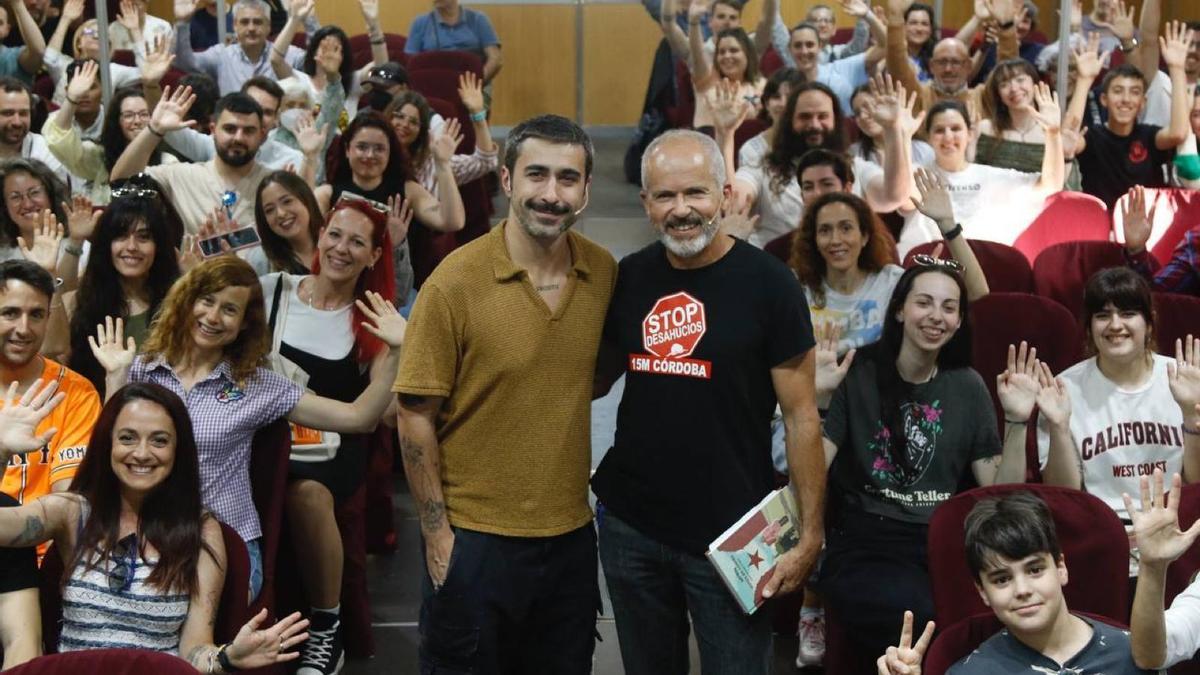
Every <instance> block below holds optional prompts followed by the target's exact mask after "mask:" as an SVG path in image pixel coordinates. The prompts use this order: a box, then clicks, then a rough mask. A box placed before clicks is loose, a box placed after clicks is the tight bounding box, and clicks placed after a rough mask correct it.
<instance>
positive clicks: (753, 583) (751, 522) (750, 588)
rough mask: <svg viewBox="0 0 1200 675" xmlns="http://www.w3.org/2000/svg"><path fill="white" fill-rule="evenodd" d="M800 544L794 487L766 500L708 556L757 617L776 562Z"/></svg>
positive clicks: (714, 545) (721, 538) (720, 539)
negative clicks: (763, 593)
mask: <svg viewBox="0 0 1200 675" xmlns="http://www.w3.org/2000/svg"><path fill="white" fill-rule="evenodd" d="M799 543H800V517H799V511H798V510H797V509H796V498H795V497H794V496H793V495H792V489H791V487H790V486H785V487H781V488H779V489H778V490H775V491H774V492H772V493H770V494H768V495H767V496H766V497H764V498H763V500H762V501H761V502H759V503H758V506H755V507H754V508H753V509H750V511H749V512H748V513H747V514H746V515H744V516H742V518H741V520H739V521H737V522H736V523H734V524H733V526H732V527H730V528H729V529H728V530H725V532H724V533H723V534H721V536H719V537H717V538H716V539H715V540H714V541H713V542H712V543H711V544H709V545H708V551H707V552H706V553H705V555H707V556H708V559H709V560H710V561H712V564H713V566H715V567H716V568H717V573H718V574H719V575H720V576H721V579H723V580H724V581H725V585H726V586H728V587H729V590H730V591H731V592H732V593H733V597H734V598H736V599H737V601H738V604H739V605H741V607H742V611H744V612H746V613H747V614H753V613H754V611H755V610H756V609H758V607H759V605H761V604H762V603H763V600H764V598H763V595H762V592H763V589H764V588H766V586H767V582H768V581H770V579H771V577H772V576H773V575H774V574H775V562H776V561H777V560H779V557H780V556H782V555H783V554H784V553H787V552H788V551H790V550H792V549H793V548H795V547H796V545H797V544H799Z"/></svg>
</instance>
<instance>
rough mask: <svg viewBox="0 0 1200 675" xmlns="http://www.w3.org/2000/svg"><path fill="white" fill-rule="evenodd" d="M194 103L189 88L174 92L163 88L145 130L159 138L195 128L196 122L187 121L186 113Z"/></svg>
mask: <svg viewBox="0 0 1200 675" xmlns="http://www.w3.org/2000/svg"><path fill="white" fill-rule="evenodd" d="M195 102H196V95H195V94H193V93H192V88H191V87H182V88H179V89H175V90H172V89H171V87H169V86H168V87H164V88H163V95H162V98H161V99H159V101H158V105H156V106H154V112H153V113H151V114H150V121H149V122H148V123H147V124H146V128H147V129H149V130H150V133H152V134H156V135H159V136H161V135H163V134H166V133H170V132H172V131H176V130H178V129H184V128H187V127H194V126H196V120H189V119H187V114H188V111H189V110H191V109H192V104H194V103H195Z"/></svg>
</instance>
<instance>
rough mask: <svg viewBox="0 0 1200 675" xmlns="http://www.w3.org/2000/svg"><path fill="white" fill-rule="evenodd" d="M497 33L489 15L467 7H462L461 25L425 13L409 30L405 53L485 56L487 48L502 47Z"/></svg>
mask: <svg viewBox="0 0 1200 675" xmlns="http://www.w3.org/2000/svg"><path fill="white" fill-rule="evenodd" d="M499 44H500V40H499V38H497V37H496V31H495V30H494V29H493V28H492V22H491V21H489V20H488V18H487V15H486V14H484V13H482V12H477V11H475V10H473V9H467V8H466V7H460V8H459V17H458V23H456V24H448V23H446V22H444V21H442V19H441V17H439V16H438V14H437V12H430V13H428V14H421V15H420V16H418V17H417V18H415V19H413V22H412V26H411V27H410V28H409V29H408V41H407V42H405V43H404V53H405V54H420V53H421V52H433V51H450V50H460V51H464V52H474V53H476V54H479V55H480V56H481V57H482V55H483V48H484V47H491V46H495V45H499Z"/></svg>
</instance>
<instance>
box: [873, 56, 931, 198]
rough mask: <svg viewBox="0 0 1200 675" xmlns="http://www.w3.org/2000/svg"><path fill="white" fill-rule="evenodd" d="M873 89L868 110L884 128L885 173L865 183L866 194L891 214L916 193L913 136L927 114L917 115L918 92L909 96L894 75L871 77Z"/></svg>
mask: <svg viewBox="0 0 1200 675" xmlns="http://www.w3.org/2000/svg"><path fill="white" fill-rule="evenodd" d="M871 92H872V94H873V96H872V104H871V105H870V107H869V108H868V111H869V112H870V114H871V116H872V117H874V118H875V121H876V123H878V124H879V125H880V126H882V127H883V175H882V176H879V177H876V178H875V179H873V180H869V181H868V182H867V183H866V184H864V185H863V194H864V195H865V196H866V198H867V201H868V202H869V203H870V204H871V208H872V209H874V210H875V211H876V212H878V213H888V212H890V211H894V210H896V209H898V208H900V207H902V206H904V205H905V204H907V203H908V200H909V198H910V196H911V195H912V192H913V182H912V171H913V167H912V137H913V134H915V133H916V132H917V129H919V128H921V122H922V121H923V120H924V119H925V113H924V112H922V113H920V114H919V115H916V116H914V115H913V109H914V108H915V106H916V103H917V95H916V92H913V93H912V94H911V95H909V92H908V91H906V90H905V88H904V85H903V84H900V83H899V82H896V81H895V80H893V79H892V77H891V76H887V77H879V76H877V77H876V78H875V79H873V80H871Z"/></svg>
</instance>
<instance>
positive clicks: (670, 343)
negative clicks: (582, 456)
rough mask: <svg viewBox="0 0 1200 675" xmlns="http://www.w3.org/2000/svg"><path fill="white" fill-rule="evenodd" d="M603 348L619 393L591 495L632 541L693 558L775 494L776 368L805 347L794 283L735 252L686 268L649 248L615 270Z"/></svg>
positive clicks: (804, 307) (807, 334)
mask: <svg viewBox="0 0 1200 675" xmlns="http://www.w3.org/2000/svg"><path fill="white" fill-rule="evenodd" d="M604 342H605V345H604V349H606V350H609V351H610V352H615V353H617V354H619V355H620V356H621V358H622V359H623V360H624V362H625V368H626V376H625V393H624V395H623V396H622V398H621V404H620V408H619V409H618V412H617V432H616V440H615V444H614V446H613V447H612V448H611V449H610V450H609V451H608V454H607V455H606V456H605V458H604V461H603V462H601V464H600V467H599V468H598V469H597V470H596V475H595V477H593V479H592V490H593V491H594V492H595V493H596V496H597V497H598V498H599V499H600V501H601V502H602V503H603V504H604V505H605V508H606V509H609V510H611V511H612V512H613V513H615V514H616V515H617V516H618V517H619V518H621V520H623V521H625V522H627V523H629V524H630V525H631V526H633V527H634V528H635V529H637V530H638V531H640V532H641V533H643V534H645V535H647V536H649V537H652V538H653V539H655V540H657V541H659V542H661V543H665V544H668V545H671V546H674V547H676V548H679V549H682V550H685V551H689V552H693V553H701V552H703V551H704V550H705V549H707V548H708V544H709V543H710V542H712V540H713V539H715V538H716V537H717V536H718V535H720V534H721V533H722V532H724V531H725V530H726V529H727V528H728V527H729V526H730V525H732V524H733V523H735V522H736V521H737V520H738V519H739V518H741V517H742V516H743V515H744V514H745V513H746V512H747V511H748V510H750V509H751V508H752V507H753V506H755V505H756V504H757V503H758V502H759V501H761V499H762V498H763V496H764V495H766V493H767V492H769V491H770V490H771V489H772V488H773V487H775V471H774V468H773V466H772V464H771V417H772V415H773V414H774V411H775V404H776V398H775V387H774V385H773V384H772V381H771V368H773V367H775V366H778V365H780V364H782V363H784V362H786V361H788V360H789V359H791V358H793V357H796V356H798V355H802V354H804V353H805V352H807V351H808V350H809V349H811V348H812V347H813V344H814V342H813V333H812V322H811V319H810V317H809V314H808V304H807V303H806V302H805V300H804V292H803V291H802V289H801V287H800V283H799V282H798V281H797V280H796V277H795V275H793V274H792V272H791V271H790V270H789V269H787V267H785V266H784V265H783V263H781V262H779V260H777V259H775V258H774V257H772V256H771V255H769V254H767V253H764V252H763V251H761V250H759V249H757V248H754V247H753V246H751V245H749V244H747V243H745V242H742V241H737V242H735V243H734V245H733V248H732V249H730V250H729V252H728V253H726V254H725V255H724V256H723V257H722V258H721V259H720V260H718V261H716V262H715V263H713V264H711V265H707V266H705V267H702V268H700V269H694V270H681V269H675V268H674V267H672V266H671V264H670V263H669V262H668V261H667V257H666V250H665V248H664V247H663V245H662V244H661V243H655V244H651V245H650V246H648V247H646V248H644V249H642V250H641V251H638V252H637V253H634V254H632V255H630V256H628V257H626V258H625V259H624V260H622V261H621V264H620V268H619V271H618V274H617V287H616V289H615V290H614V291H613V297H612V301H611V304H610V305H609V310H608V320H607V322H606V323H605V328H604Z"/></svg>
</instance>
